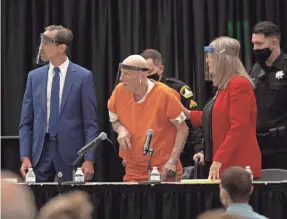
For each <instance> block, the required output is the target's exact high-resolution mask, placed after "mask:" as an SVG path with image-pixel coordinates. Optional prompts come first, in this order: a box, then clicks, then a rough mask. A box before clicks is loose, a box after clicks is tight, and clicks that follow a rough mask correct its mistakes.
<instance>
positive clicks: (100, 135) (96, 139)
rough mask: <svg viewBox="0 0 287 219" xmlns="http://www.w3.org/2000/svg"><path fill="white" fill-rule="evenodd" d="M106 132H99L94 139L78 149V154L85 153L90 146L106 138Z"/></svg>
mask: <svg viewBox="0 0 287 219" xmlns="http://www.w3.org/2000/svg"><path fill="white" fill-rule="evenodd" d="M106 139H107V134H106V133H105V132H101V133H100V134H99V136H98V137H96V138H95V139H94V140H92V141H91V142H90V143H89V144H87V145H85V146H84V147H82V148H81V149H80V150H79V151H78V155H82V154H84V153H86V152H87V151H88V150H90V149H91V148H92V147H94V146H95V145H97V144H98V143H99V142H101V141H103V140H106Z"/></svg>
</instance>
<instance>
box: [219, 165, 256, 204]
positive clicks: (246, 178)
mask: <svg viewBox="0 0 287 219" xmlns="http://www.w3.org/2000/svg"><path fill="white" fill-rule="evenodd" d="M219 187H220V200H221V202H222V204H223V205H224V206H225V207H227V206H229V205H231V204H232V203H248V201H249V197H250V195H251V193H252V191H253V186H252V181H251V177H250V174H249V173H248V172H246V171H245V169H244V168H242V167H230V168H228V169H227V170H225V171H224V172H223V174H222V176H221V182H220V186H219Z"/></svg>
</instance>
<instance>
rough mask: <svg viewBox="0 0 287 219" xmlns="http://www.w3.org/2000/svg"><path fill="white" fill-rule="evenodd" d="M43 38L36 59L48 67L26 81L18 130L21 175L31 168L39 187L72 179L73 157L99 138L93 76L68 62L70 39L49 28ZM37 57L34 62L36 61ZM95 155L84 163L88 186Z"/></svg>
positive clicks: (89, 155) (61, 29)
mask: <svg viewBox="0 0 287 219" xmlns="http://www.w3.org/2000/svg"><path fill="white" fill-rule="evenodd" d="M45 30H46V31H45V32H44V33H43V34H42V35H41V44H40V49H39V51H40V53H39V57H40V58H41V59H42V60H44V61H49V64H47V65H44V66H43V67H40V68H38V69H36V70H33V71H31V72H30V73H29V75H28V80H27V85H26V91H25V94H24V99H23V104H22V112H21V121H20V126H19V135H20V157H21V160H22V166H21V169H20V172H21V175H22V176H23V177H24V176H25V175H26V172H27V169H28V168H29V167H33V169H34V172H35V174H36V181H37V182H51V181H54V178H55V175H56V174H57V173H58V172H62V173H63V180H64V181H70V180H72V177H73V166H72V164H73V162H74V160H75V159H76V158H77V152H78V150H80V149H81V148H82V147H83V146H84V145H85V144H87V143H89V142H90V141H91V140H93V139H94V138H96V137H97V136H98V134H99V129H98V119H97V116H96V95H95V88H94V82H93V76H92V73H91V72H90V71H89V70H87V69H85V68H83V67H81V66H79V65H76V64H74V63H72V62H71V61H70V60H69V59H68V57H67V55H66V54H67V49H68V48H69V45H70V44H71V43H72V40H73V33H72V32H71V31H70V30H69V29H67V28H64V27H62V26H55V25H52V26H49V27H47V28H46V29H45ZM39 57H38V58H39ZM94 154H95V151H94V150H90V151H89V152H88V153H87V154H86V155H85V157H84V162H83V163H82V166H81V168H82V170H83V172H84V174H85V179H86V180H87V181H89V180H91V178H92V176H93V174H94V168H93V162H94Z"/></svg>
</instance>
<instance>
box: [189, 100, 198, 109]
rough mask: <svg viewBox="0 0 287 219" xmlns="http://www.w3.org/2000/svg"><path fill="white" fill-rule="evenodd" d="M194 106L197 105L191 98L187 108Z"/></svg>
mask: <svg viewBox="0 0 287 219" xmlns="http://www.w3.org/2000/svg"><path fill="white" fill-rule="evenodd" d="M196 107H197V103H196V102H195V101H194V100H193V99H191V100H190V103H189V108H190V109H193V108H196Z"/></svg>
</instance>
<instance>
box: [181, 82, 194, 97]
mask: <svg viewBox="0 0 287 219" xmlns="http://www.w3.org/2000/svg"><path fill="white" fill-rule="evenodd" d="M180 94H181V95H182V96H184V97H185V98H190V97H192V96H193V93H192V91H191V89H190V87H189V86H187V85H183V86H182V87H181V88H180Z"/></svg>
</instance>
